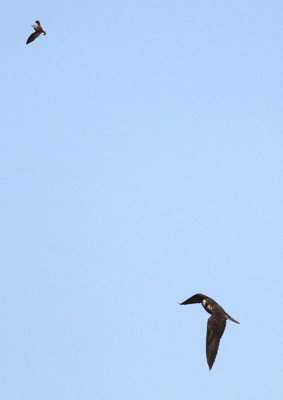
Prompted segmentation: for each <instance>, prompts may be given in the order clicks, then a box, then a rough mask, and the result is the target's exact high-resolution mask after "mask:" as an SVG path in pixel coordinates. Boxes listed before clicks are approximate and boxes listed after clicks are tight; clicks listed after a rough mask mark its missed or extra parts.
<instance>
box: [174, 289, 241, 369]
mask: <svg viewBox="0 0 283 400" xmlns="http://www.w3.org/2000/svg"><path fill="white" fill-rule="evenodd" d="M195 303H201V305H202V306H203V308H204V309H205V311H207V312H208V313H209V314H211V317H210V318H208V320H207V333H206V359H207V364H208V366H209V369H211V368H212V366H213V364H214V361H215V358H216V355H217V351H218V347H219V342H220V339H221V337H222V335H223V332H224V330H225V327H226V320H227V319H230V320H231V321H233V322H236V324H239V323H240V322H238V321H236V320H235V319H233V318H232V317H230V315H229V314H227V313H226V311H225V310H223V308H222V307H221V306H220V305H219V304H217V303H216V301H214V300H213V299H211V298H210V297H208V296H206V295H204V294H201V293H198V294H195V295H194V296H192V297H190V298H189V299H187V300H185V301H183V303H179V304H180V305H186V304H195Z"/></svg>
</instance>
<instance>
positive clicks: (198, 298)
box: [179, 293, 207, 306]
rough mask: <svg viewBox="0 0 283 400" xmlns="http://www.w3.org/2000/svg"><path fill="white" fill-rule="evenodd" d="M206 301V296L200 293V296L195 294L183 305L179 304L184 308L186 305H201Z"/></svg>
mask: <svg viewBox="0 0 283 400" xmlns="http://www.w3.org/2000/svg"><path fill="white" fill-rule="evenodd" d="M204 299H207V296H205V295H204V294H201V293H198V294H194V295H193V296H192V297H190V298H189V299H187V300H185V301H183V303H179V304H180V305H181V306H184V305H186V304H195V303H201V302H202V301H203V300H204Z"/></svg>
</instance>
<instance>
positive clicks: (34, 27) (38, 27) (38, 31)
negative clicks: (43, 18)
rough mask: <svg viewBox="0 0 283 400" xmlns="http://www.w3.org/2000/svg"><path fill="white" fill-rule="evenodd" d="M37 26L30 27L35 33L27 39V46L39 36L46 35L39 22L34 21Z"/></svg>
mask: <svg viewBox="0 0 283 400" xmlns="http://www.w3.org/2000/svg"><path fill="white" fill-rule="evenodd" d="M35 23H36V24H37V25H32V27H33V29H34V30H35V32H33V33H32V34H31V35H30V37H29V38H28V40H27V42H26V44H29V43H30V42H32V41H33V40H34V39H36V38H37V37H38V36H39V35H41V34H42V35H46V32H45V31H44V30H43V29H42V26H41V25H40V22H39V21H35Z"/></svg>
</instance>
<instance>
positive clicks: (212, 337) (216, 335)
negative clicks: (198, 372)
mask: <svg viewBox="0 0 283 400" xmlns="http://www.w3.org/2000/svg"><path fill="white" fill-rule="evenodd" d="M225 327H226V319H225V318H219V317H218V316H216V315H212V316H211V317H210V318H208V320H207V333H206V359H207V364H208V366H209V369H211V368H212V366H213V363H214V361H215V358H216V355H217V351H218V347H219V342H220V339H221V337H222V335H223V332H224V330H225Z"/></svg>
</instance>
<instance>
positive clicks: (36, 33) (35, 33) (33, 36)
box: [26, 31, 40, 44]
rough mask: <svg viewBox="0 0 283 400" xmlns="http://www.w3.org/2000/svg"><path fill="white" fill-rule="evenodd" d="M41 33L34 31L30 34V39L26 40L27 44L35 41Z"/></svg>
mask: <svg viewBox="0 0 283 400" xmlns="http://www.w3.org/2000/svg"><path fill="white" fill-rule="evenodd" d="M39 35H40V32H37V31H35V32H33V33H32V34H31V35H30V36H29V38H28V40H27V41H26V44H29V43H30V42H32V41H33V40H34V39H36V38H37V37H38V36H39Z"/></svg>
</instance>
